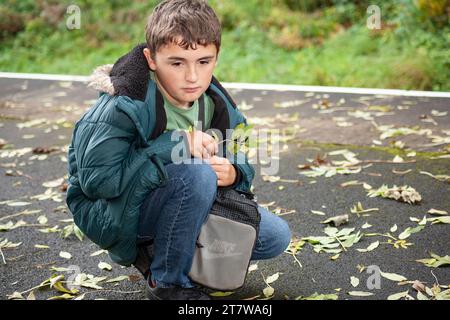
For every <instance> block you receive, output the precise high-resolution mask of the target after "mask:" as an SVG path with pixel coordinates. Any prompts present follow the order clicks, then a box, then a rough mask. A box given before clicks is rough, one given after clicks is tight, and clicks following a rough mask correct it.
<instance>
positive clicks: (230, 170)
mask: <svg viewBox="0 0 450 320" xmlns="http://www.w3.org/2000/svg"><path fill="white" fill-rule="evenodd" d="M206 162H207V163H209V164H210V165H211V167H212V168H213V170H214V171H215V172H216V174H217V185H218V186H219V187H228V186H229V185H232V184H233V182H234V180H235V179H236V175H237V173H236V169H235V168H234V166H233V165H232V164H231V162H230V161H229V160H228V159H227V158H222V157H218V156H213V157H212V158H210V159H208V160H206Z"/></svg>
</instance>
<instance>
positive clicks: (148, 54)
mask: <svg viewBox="0 0 450 320" xmlns="http://www.w3.org/2000/svg"><path fill="white" fill-rule="evenodd" d="M143 53H144V56H145V59H147V63H148V67H149V68H150V70H152V71H156V62H155V60H153V58H152V55H151V52H150V50H149V49H148V48H145V49H144V50H143Z"/></svg>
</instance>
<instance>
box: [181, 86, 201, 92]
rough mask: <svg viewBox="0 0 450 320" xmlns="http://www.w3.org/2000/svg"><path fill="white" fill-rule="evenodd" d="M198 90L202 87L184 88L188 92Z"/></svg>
mask: <svg viewBox="0 0 450 320" xmlns="http://www.w3.org/2000/svg"><path fill="white" fill-rule="evenodd" d="M198 90H200V87H195V88H183V91H185V92H187V93H195V92H197V91H198Z"/></svg>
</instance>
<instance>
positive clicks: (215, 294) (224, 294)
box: [209, 291, 234, 297]
mask: <svg viewBox="0 0 450 320" xmlns="http://www.w3.org/2000/svg"><path fill="white" fill-rule="evenodd" d="M233 293H234V292H233V291H226V292H223V291H216V292H212V293H210V294H209V295H210V296H211V297H228V296H231V295H232V294H233Z"/></svg>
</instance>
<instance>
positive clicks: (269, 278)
mask: <svg viewBox="0 0 450 320" xmlns="http://www.w3.org/2000/svg"><path fill="white" fill-rule="evenodd" d="M279 276H280V273H279V272H277V273H275V274H273V275H271V276H269V277H267V279H266V283H267V284H271V283H273V282H275V281H277V280H278V277H279Z"/></svg>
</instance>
